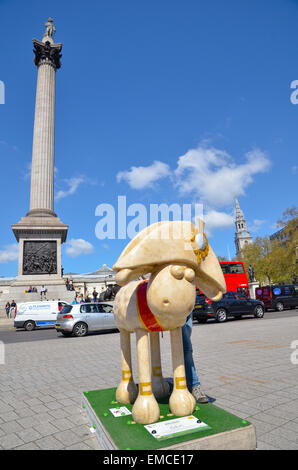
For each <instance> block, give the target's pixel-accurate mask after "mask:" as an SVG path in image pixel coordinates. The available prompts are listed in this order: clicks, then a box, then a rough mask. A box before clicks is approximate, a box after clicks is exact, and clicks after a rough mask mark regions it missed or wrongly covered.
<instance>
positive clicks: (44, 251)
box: [23, 240, 57, 274]
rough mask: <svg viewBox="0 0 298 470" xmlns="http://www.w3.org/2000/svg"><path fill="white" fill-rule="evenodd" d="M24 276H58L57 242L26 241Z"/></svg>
mask: <svg viewBox="0 0 298 470" xmlns="http://www.w3.org/2000/svg"><path fill="white" fill-rule="evenodd" d="M23 274H57V242H56V241H35V240H34V241H24V251H23Z"/></svg>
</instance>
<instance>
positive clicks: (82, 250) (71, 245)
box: [65, 238, 94, 258]
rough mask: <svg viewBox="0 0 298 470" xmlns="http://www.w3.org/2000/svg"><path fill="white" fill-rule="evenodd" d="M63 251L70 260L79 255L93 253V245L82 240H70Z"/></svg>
mask: <svg viewBox="0 0 298 470" xmlns="http://www.w3.org/2000/svg"><path fill="white" fill-rule="evenodd" d="M65 251H66V254H67V255H68V256H70V257H71V258H76V257H77V256H81V255H89V254H90V253H92V252H93V251H94V247H93V245H91V243H89V242H87V241H86V240H83V239H82V238H77V239H75V238H72V239H71V240H69V241H68V242H67V243H66V245H65Z"/></svg>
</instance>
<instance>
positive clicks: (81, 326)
mask: <svg viewBox="0 0 298 470" xmlns="http://www.w3.org/2000/svg"><path fill="white" fill-rule="evenodd" d="M72 331H73V334H74V335H75V336H85V335H86V334H87V332H88V327H87V325H86V323H83V322H80V323H77V324H76V325H75V326H74V327H73V330H72Z"/></svg>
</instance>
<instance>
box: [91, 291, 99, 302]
mask: <svg viewBox="0 0 298 470" xmlns="http://www.w3.org/2000/svg"><path fill="white" fill-rule="evenodd" d="M92 295H93V302H94V303H96V302H97V296H98V292H96V289H95V287H94V290H93V294H92Z"/></svg>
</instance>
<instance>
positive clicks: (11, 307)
mask: <svg viewBox="0 0 298 470" xmlns="http://www.w3.org/2000/svg"><path fill="white" fill-rule="evenodd" d="M16 306H17V304H16V303H15V301H14V300H12V302H11V303H10V302H6V305H5V312H6V317H7V318H12V317H14V314H15V310H16Z"/></svg>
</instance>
